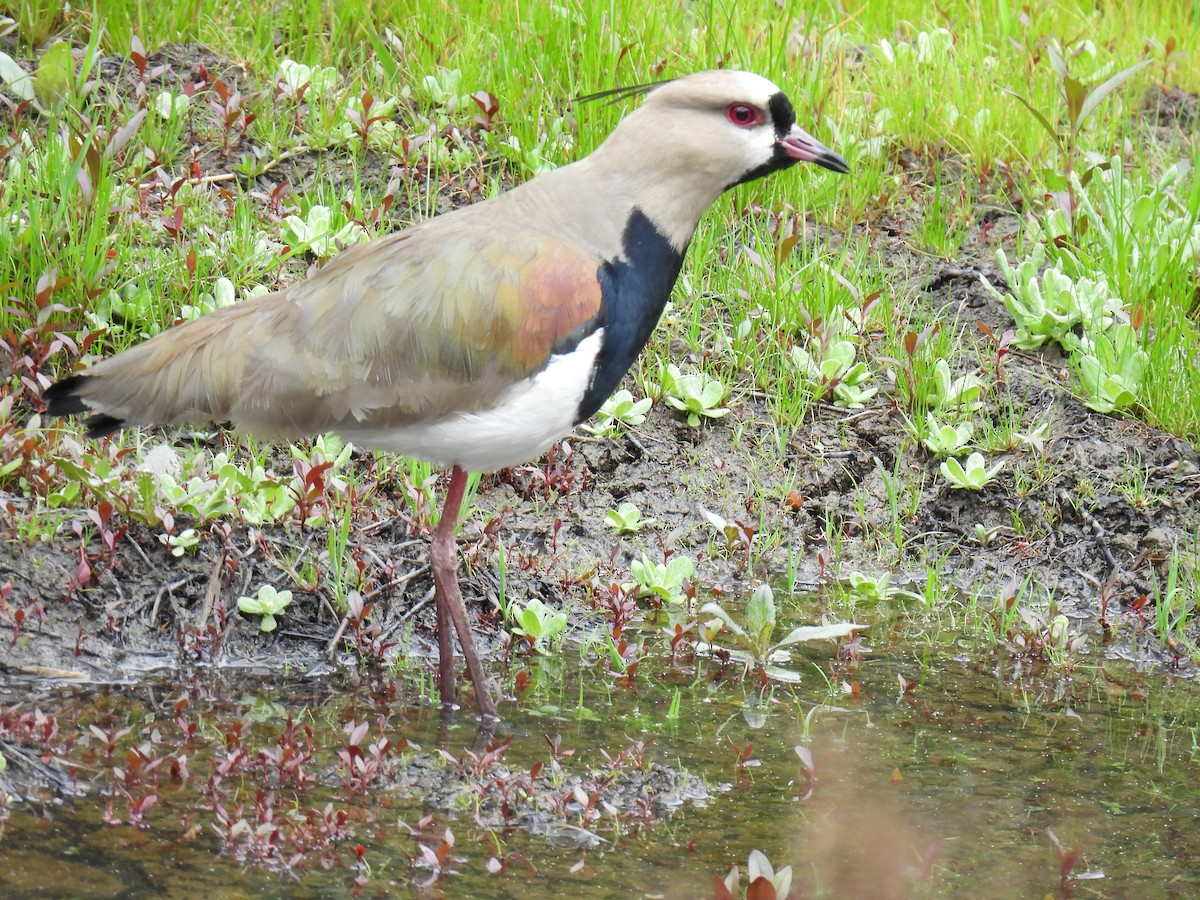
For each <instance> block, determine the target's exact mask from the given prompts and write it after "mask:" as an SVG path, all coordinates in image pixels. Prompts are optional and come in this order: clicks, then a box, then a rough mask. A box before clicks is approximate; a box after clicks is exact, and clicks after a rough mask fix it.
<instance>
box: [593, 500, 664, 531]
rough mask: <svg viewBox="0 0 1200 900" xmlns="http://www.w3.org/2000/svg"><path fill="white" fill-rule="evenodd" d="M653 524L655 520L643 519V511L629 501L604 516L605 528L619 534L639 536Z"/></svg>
mask: <svg viewBox="0 0 1200 900" xmlns="http://www.w3.org/2000/svg"><path fill="white" fill-rule="evenodd" d="M652 524H654V520H653V519H643V518H642V511H641V510H640V509H638V508H637V506H635V505H634V504H633V503H630V502H629V501H628V500H627V501H625V502H624V503H622V504H621V505H620V506H618V507H617V508H616V509H610V510H609V511H608V512H607V513H605V514H604V527H605V528H611V529H612V530H613V531H615V532H616V533H617V534H637V533H638V532H639V531H641V530H642V529H643V528H645V527H646V526H647V525H652Z"/></svg>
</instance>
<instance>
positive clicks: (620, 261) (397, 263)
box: [45, 71, 849, 718]
mask: <svg viewBox="0 0 1200 900" xmlns="http://www.w3.org/2000/svg"><path fill="white" fill-rule="evenodd" d="M613 93H616V92H613ZM626 93H638V94H644V95H645V100H644V102H643V103H642V105H641V106H640V107H639V108H638V109H637V110H635V111H634V112H632V113H630V114H629V115H628V116H626V117H625V118H624V119H623V120H622V121H621V123H620V124H619V125H618V126H617V127H616V129H615V130H614V131H613V133H612V134H611V135H609V137H608V139H607V140H606V141H604V143H603V144H601V145H600V147H598V148H597V149H596V150H595V151H594V152H593V153H591V154H590V155H589V156H587V157H585V158H584V159H581V160H579V161H578V162H575V163H572V164H571V165H568V166H564V167H562V168H560V169H556V170H554V171H551V172H547V173H545V174H543V175H539V176H538V177H537V178H534V179H532V180H530V181H529V182H527V183H525V184H523V185H521V186H520V187H517V188H514V189H513V190H511V191H508V192H507V193H505V194H502V195H500V196H498V197H494V198H492V199H490V200H486V201H484V202H481V203H476V204H474V205H472V206H467V207H463V208H461V209H457V210H455V211H453V212H450V213H446V214H445V215H441V216H438V217H436V218H433V219H430V220H428V221H426V222H422V223H420V224H419V225H415V226H414V227H412V228H409V229H407V230H406V231H401V232H398V233H396V234H390V235H388V236H386V237H382V238H379V239H377V240H374V241H371V242H370V243H368V244H364V245H362V246H358V247H354V248H353V249H350V250H346V251H345V252H343V253H341V254H340V255H338V256H337V257H336V258H335V259H333V261H332V262H330V263H329V264H328V265H326V266H325V267H324V268H322V269H320V270H319V271H318V272H317V273H316V274H314V275H313V276H312V277H311V278H308V279H307V280H305V281H301V282H299V283H296V284H293V285H291V286H289V287H287V288H285V289H283V290H281V291H277V292H275V293H273V294H267V295H264V296H261V297H258V298H256V299H254V300H249V301H246V302H244V303H239V304H237V305H235V306H231V307H226V308H224V309H220V310H217V311H215V312H213V313H210V314H209V315H207V316H204V317H202V318H200V319H198V320H196V321H193V322H188V323H186V324H183V325H179V326H178V327H175V328H171V329H169V330H167V331H164V332H163V333H161V334H159V335H157V336H156V337H154V338H152V339H150V340H148V341H146V342H145V343H142V344H139V345H137V346H135V347H132V348H130V349H128V350H126V351H124V352H123V353H120V354H118V355H116V356H114V357H112V358H110V359H106V360H104V361H102V362H99V363H97V364H96V365H94V366H92V367H91V368H89V369H87V370H85V371H83V372H81V373H79V374H76V375H73V376H71V377H69V378H66V379H64V380H62V381H59V382H58V383H56V384H54V385H53V386H51V387H50V388H49V389H48V390H47V391H46V393H45V399H46V401H47V404H48V410H49V412H50V413H51V414H52V415H57V416H63V415H70V414H74V413H91V414H92V415H91V417H90V418H89V419H88V420H87V433H88V435H90V436H93V437H95V436H100V435H105V434H108V433H110V432H113V431H116V430H117V429H119V428H122V427H124V426H126V425H151V424H182V423H187V422H197V421H215V422H222V423H224V422H228V423H232V425H233V426H234V427H235V428H236V429H238V430H239V431H244V432H247V433H250V434H253V435H257V436H259V437H263V438H277V439H283V440H291V439H295V438H299V437H301V436H303V435H309V434H319V433H323V432H326V431H335V432H337V433H338V434H340V435H342V436H343V437H344V438H346V439H348V440H350V441H353V442H354V443H355V444H357V445H359V446H361V447H366V448H374V449H378V450H384V451H391V452H394V453H400V454H404V455H407V456H413V457H418V458H420V459H423V460H427V461H430V462H433V463H436V464H438V465H441V466H445V467H446V468H448V469H449V470H450V483H449V488H448V490H447V492H446V502H445V505H444V507H443V509H442V516H441V520H440V521H439V523H438V525H437V527H436V529H435V530H434V532H433V539H432V543H431V547H430V553H429V557H430V563H431V568H432V570H433V579H434V586H435V593H436V601H437V620H438V650H439V665H438V674H439V677H440V680H441V698H442V701H443V703H444V704H446V705H448V706H449V705H452V704H453V703H454V696H455V694H454V667H453V661H454V649H453V644H452V638H451V635H450V625H451V623H453V627H454V630H455V631H456V632H457V633H458V639H459V642H460V644H461V645H462V651H463V656H464V657H465V658H466V662H467V668H468V670H469V672H470V676H471V681H472V682H473V684H474V686H475V697H476V700H477V702H478V704H479V711H480V713H481V714H482V715H483V717H484V718H494V717H495V709H496V707H495V703H494V701H493V699H492V697H491V694H490V693H489V690H488V687H487V681H486V679H485V678H484V672H483V666H482V665H481V664H480V661H479V655H478V654H477V653H476V650H475V644H474V641H473V639H472V636H471V627H470V624H469V623H468V621H467V611H466V608H465V607H464V605H463V600H462V594H461V592H460V591H459V587H458V575H457V549H456V545H455V529H456V526H457V520H458V516H459V510H460V508H461V505H462V499H463V491H464V488H465V486H466V481H467V471H468V470H477V471H493V470H496V469H500V468H504V467H506V466H513V465H517V464H519V463H523V462H527V461H528V460H531V459H534V458H536V457H538V456H540V455H541V454H542V453H543V452H545V451H546V450H547V449H548V448H549V447H550V446H551V444H553V443H554V441H556V440H558V439H559V438H561V437H563V436H564V435H566V434H567V433H569V432H570V431H571V430H572V429H573V428H574V427H575V426H576V425H578V424H579V423H580V422H583V421H584V420H585V419H587V418H588V417H589V416H591V415H592V414H593V413H594V412H596V410H597V409H599V408H600V405H601V404H602V403H603V402H604V400H605V399H606V398H607V397H608V396H609V394H610V393H611V392H612V391H613V390H614V389H615V388H616V386H617V384H618V383H619V382H620V380H621V378H622V376H624V374H625V372H626V371H627V370H628V369H629V367H630V365H632V363H633V361H634V360H635V359H636V358H637V355H638V353H640V352H641V349H642V347H643V345H644V344H645V343H646V340H647V338H648V337H649V336H650V332H651V331H652V330H653V328H654V325H655V323H656V322H657V321H658V318H659V316H660V314H661V313H662V310H663V307H664V305H665V304H666V302H667V300H668V298H669V297H670V294H671V288H672V286H673V285H674V283H675V278H676V276H677V275H678V274H679V268H680V266H681V265H682V263H683V256H684V253H685V252H686V250H687V247H688V243H689V241H690V240H691V238H692V234H693V232H694V231H695V229H696V225H697V223H698V222H699V220H700V216H701V215H702V214H703V213H704V211H705V210H707V209H708V208H709V206H711V205H712V203H713V201H715V200H716V199H717V197H718V196H719V195H720V194H721V193H722V192H723V191H726V190H728V189H729V188H731V187H733V186H734V185H737V184H742V183H743V182H746V181H750V180H752V179H755V178H761V177H763V176H764V175H769V174H771V173H772V172H776V171H779V170H781V169H786V168H788V167H789V166H792V165H794V164H795V163H797V162H801V161H803V162H812V163H816V164H817V165H819V166H823V167H824V168H826V169H831V170H833V171H835V172H847V171H849V168H848V166H847V165H846V161H845V160H844V159H842V157H841V156H839V155H838V154H837V153H835V152H833V151H832V150H830V149H829V148H828V147H826V146H824V145H823V144H822V143H821V142H820V141H818V140H816V139H815V138H813V137H812V136H811V135H809V134H808V133H807V132H805V131H804V130H803V129H802V128H800V126H799V125H797V124H796V117H795V113H794V111H793V108H792V104H791V103H790V102H789V101H788V98H787V97H786V96H784V94H783V92H782V91H780V90H779V88H778V87H776V86H775V85H774V84H772V83H771V82H770V81H767V80H766V79H764V78H760V77H759V76H757V75H752V74H749V73H746V72H733V71H714V72H702V73H699V74H696V75H689V76H687V77H683V78H678V79H675V80H673V81H666V82H662V83H659V84H654V85H648V86H642V87H638V88H633V89H630V90H629V91H627V92H626Z"/></svg>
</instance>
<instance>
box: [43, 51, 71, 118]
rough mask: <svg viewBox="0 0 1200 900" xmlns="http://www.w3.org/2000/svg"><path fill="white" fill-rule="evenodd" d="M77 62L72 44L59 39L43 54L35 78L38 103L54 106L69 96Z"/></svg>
mask: <svg viewBox="0 0 1200 900" xmlns="http://www.w3.org/2000/svg"><path fill="white" fill-rule="evenodd" d="M74 74H75V64H74V62H73V61H72V60H71V45H70V44H68V43H67V42H66V41H59V42H58V43H57V44H55V45H54V46H52V47H51V48H50V49H49V50H47V51H46V52H45V53H43V54H42V58H41V61H40V62H38V67H37V74H36V75H35V76H34V79H33V92H34V94H35V95H36V96H37V100H38V103H40V104H41V105H42V106H44V107H49V106H54V105H55V104H56V103H60V102H62V101H63V100H65V99H66V98H67V96H68V95H69V94H70V92H71V78H72V76H73V75H74Z"/></svg>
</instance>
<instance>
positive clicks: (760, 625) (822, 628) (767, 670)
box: [697, 584, 865, 683]
mask: <svg viewBox="0 0 1200 900" xmlns="http://www.w3.org/2000/svg"><path fill="white" fill-rule="evenodd" d="M700 614H701V615H710V616H716V620H714V621H715V622H716V623H718V624H719V625H724V626H725V627H726V628H728V629H729V630H730V631H732V632H733V633H734V635H735V636H737V638H738V639H739V640H740V641H741V643H742V644H743V645H745V648H746V649H745V650H738V649H734V650H728V651H727V652H728V653H729V655H730V657H731V658H732V659H737V660H739V661H741V662H744V663H746V664H747V665H748V666H751V665H752V666H755V667H757V668H758V669H759V670H761V671H762V673H763V674H764V675H765V676H766V677H767V678H772V679H774V680H776V681H786V682H792V683H794V682H797V681H799V680H800V673H799V672H796V671H795V670H793V669H785V668H782V667H781V666H778V665H776V663H777V662H783V661H786V660H788V659H790V658H791V657H790V655H789V654H788V653H787V652H786V651H785V649H784V648H786V647H790V646H791V645H792V644H799V643H802V642H806V641H821V640H836V639H838V638H844V637H849V636H850V635H851V634H853V633H854V632H855V631H856V630H857V629H860V628H863V627H865V626H863V625H855V624H854V623H852V622H838V623H835V624H832V625H801V626H799V627H798V628H793V629H792V630H791V631H789V632H788V633H787V634H786V635H785V636H784V637H783V638H782V639H780V640H777V641H773V640H772V637H773V636H774V633H775V621H776V616H775V592H774V591H773V590H772V589H771V586H770V585H769V584H760V585H759V586H758V587H756V588H755V589H754V592H753V593H752V594H751V595H750V601H749V602H748V603H747V604H746V619H745V626H742V625H739V624H738V623H737V622H736V621H734V618H733V616H731V615H730V614H729V613H728V612H726V611H725V608H724V607H722V606H721V604H719V603H717V602H715V601H713V602H710V603H706V604H704V606H702V607H701V608H700ZM712 624H713V623H710V625H712ZM706 630H707V632H708V634H707V636H708V638H709V639H710V641H711V638H712V637H714V636H715V635H716V633H717V632H718V631H719V630H720V629H719V627H717V628H708V629H706ZM697 647H698V649H704V648H706V647H707V648H708V649H712V644H711V643H709V644H707V645H704V644H701V645H697Z"/></svg>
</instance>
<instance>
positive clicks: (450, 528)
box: [429, 466, 496, 719]
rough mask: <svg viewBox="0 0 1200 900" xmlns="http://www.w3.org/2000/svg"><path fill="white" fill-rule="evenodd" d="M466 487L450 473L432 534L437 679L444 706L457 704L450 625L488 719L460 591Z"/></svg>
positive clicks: (462, 477)
mask: <svg viewBox="0 0 1200 900" xmlns="http://www.w3.org/2000/svg"><path fill="white" fill-rule="evenodd" d="M466 487H467V473H466V472H465V471H463V470H462V469H461V468H459V467H458V466H455V467H454V468H453V469H451V470H450V487H449V488H448V489H447V491H446V503H445V505H444V506H443V507H442V518H441V521H439V522H438V526H437V528H436V529H434V532H433V541H432V543H431V544H430V547H429V563H430V566H431V567H432V569H433V585H434V595H435V599H436V602H437V620H438V678H439V679H440V681H441V692H442V703H443V705H450V704H453V703H454V643H453V641H454V638H453V637H452V636H451V634H450V623H451V622H453V623H454V630H455V631H457V632H458V642H459V644H460V645H461V646H462V651H463V657H464V658H465V659H466V661H467V671H468V672H469V673H470V675H471V683H472V684H473V685H474V686H475V700H476V702H477V703H478V704H479V714H480V715H481V716H483V717H484V718H485V719H487V718H493V719H494V718H496V705H495V703H494V702H493V700H492V695H491V694H490V693H489V692H488V688H487V679H486V678H485V677H484V673H483V664H482V663H481V662H480V661H479V654H478V653H476V652H475V639H474V637H473V636H472V635H471V625H470V623H469V622H468V621H467V607H466V605H465V604H464V603H463V598H462V592H461V591H460V590H459V589H458V546H457V544H456V542H455V539H454V532H455V528H456V526H457V525H458V512H459V510H460V509H462V500H463V493H464V492H465V491H466Z"/></svg>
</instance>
